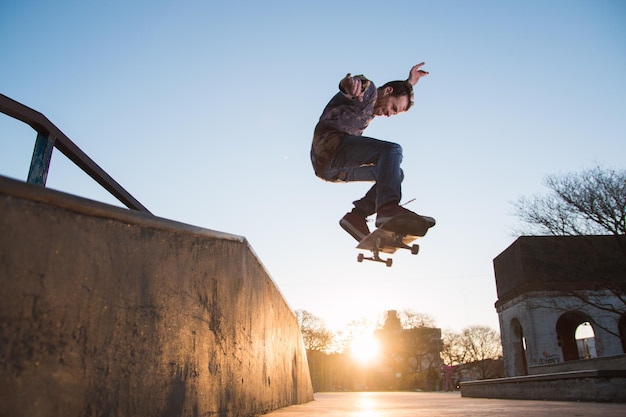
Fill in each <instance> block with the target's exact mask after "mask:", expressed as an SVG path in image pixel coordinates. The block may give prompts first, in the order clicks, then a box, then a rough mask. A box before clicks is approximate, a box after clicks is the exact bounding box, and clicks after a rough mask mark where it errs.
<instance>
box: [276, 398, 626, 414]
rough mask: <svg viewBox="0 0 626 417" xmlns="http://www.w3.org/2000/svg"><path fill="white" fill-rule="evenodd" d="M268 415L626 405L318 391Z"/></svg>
mask: <svg viewBox="0 0 626 417" xmlns="http://www.w3.org/2000/svg"><path fill="white" fill-rule="evenodd" d="M264 415H265V416H268V417H317V416H323V417H409V416H411V417H414V416H429V417H440V416H463V417H468V416H476V417H479V416H480V417H491V416H506V417H561V416H567V417H596V416H598V417H600V416H601V417H624V416H626V404H607V403H582V402H581V403H577V402H561V401H527V400H492V399H484V398H466V397H461V394H460V393H459V392H451V393H448V392H319V393H316V394H315V400H314V401H311V402H310V403H307V404H302V405H294V406H291V407H286V408H282V409H280V410H276V411H274V412H271V413H269V414H264Z"/></svg>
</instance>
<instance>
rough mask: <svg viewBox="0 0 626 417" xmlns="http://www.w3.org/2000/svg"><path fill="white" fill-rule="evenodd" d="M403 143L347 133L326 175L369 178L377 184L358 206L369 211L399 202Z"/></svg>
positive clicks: (344, 178)
mask: <svg viewBox="0 0 626 417" xmlns="http://www.w3.org/2000/svg"><path fill="white" fill-rule="evenodd" d="M401 162H402V147H401V146H400V145H398V144H396V143H392V142H386V141H382V140H378V139H374V138H369V137H365V136H345V137H343V138H342V140H341V143H340V144H339V147H338V148H337V150H336V151H335V153H334V155H333V158H332V159H331V160H330V162H329V164H328V166H327V168H326V171H325V172H324V178H325V179H327V180H328V181H337V182H352V181H367V182H375V183H376V184H375V185H374V186H373V187H372V188H371V189H370V190H369V191H368V193H367V194H366V195H365V197H363V198H362V199H361V200H357V201H355V206H356V207H358V208H360V209H361V210H363V211H366V212H367V214H368V215H370V214H373V213H375V212H376V211H377V210H378V209H379V208H380V207H382V206H384V205H386V204H390V203H393V204H398V203H399V202H400V199H401V197H402V180H403V179H404V174H403V172H402V169H400V163H401Z"/></svg>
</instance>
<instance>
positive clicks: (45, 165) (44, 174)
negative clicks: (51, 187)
mask: <svg viewBox="0 0 626 417" xmlns="http://www.w3.org/2000/svg"><path fill="white" fill-rule="evenodd" d="M53 150H54V138H51V137H50V135H48V134H45V133H37V140H36V141H35V149H34V150H33V158H32V159H31V161H30V170H29V171H28V180H27V182H28V183H30V184H37V185H41V186H42V187H45V186H46V180H47V179H48V169H49V168H50V160H51V159H52V151H53Z"/></svg>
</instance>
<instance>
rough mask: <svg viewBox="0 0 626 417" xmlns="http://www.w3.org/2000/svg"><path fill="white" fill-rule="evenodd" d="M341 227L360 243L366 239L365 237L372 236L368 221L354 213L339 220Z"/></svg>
mask: <svg viewBox="0 0 626 417" xmlns="http://www.w3.org/2000/svg"><path fill="white" fill-rule="evenodd" d="M339 225H340V226H341V227H342V228H343V230H345V231H346V232H348V233H350V236H352V237H353V238H355V239H356V240H358V241H359V242H360V241H362V240H363V239H365V236H367V235H369V234H370V228H369V227H368V226H367V219H366V218H365V217H362V216H359V215H358V214H354V213H347V214H346V215H345V216H343V217H342V218H341V220H339Z"/></svg>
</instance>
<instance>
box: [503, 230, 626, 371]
mask: <svg viewBox="0 0 626 417" xmlns="http://www.w3.org/2000/svg"><path fill="white" fill-rule="evenodd" d="M494 269H495V277H496V285H497V292H498V301H497V302H496V305H495V306H496V310H497V312H498V316H499V320H500V332H501V336H502V350H503V355H504V363H505V375H506V376H507V377H516V376H523V375H539V374H553V373H557V372H569V371H580V370H591V369H593V370H598V369H606V370H615V369H622V370H623V369H626V366H625V365H626V355H624V353H625V352H626V343H625V340H626V297H625V296H624V289H626V237H624V236H622V237H619V238H618V237H615V236H567V237H554V236H523V237H520V238H519V239H517V240H516V241H515V242H514V243H513V244H512V245H511V246H510V247H508V248H507V249H506V250H505V251H504V252H502V253H501V254H500V255H499V256H497V257H496V258H495V259H494ZM583 330H586V333H587V334H586V335H584V336H582V335H581V332H582V331H583Z"/></svg>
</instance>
